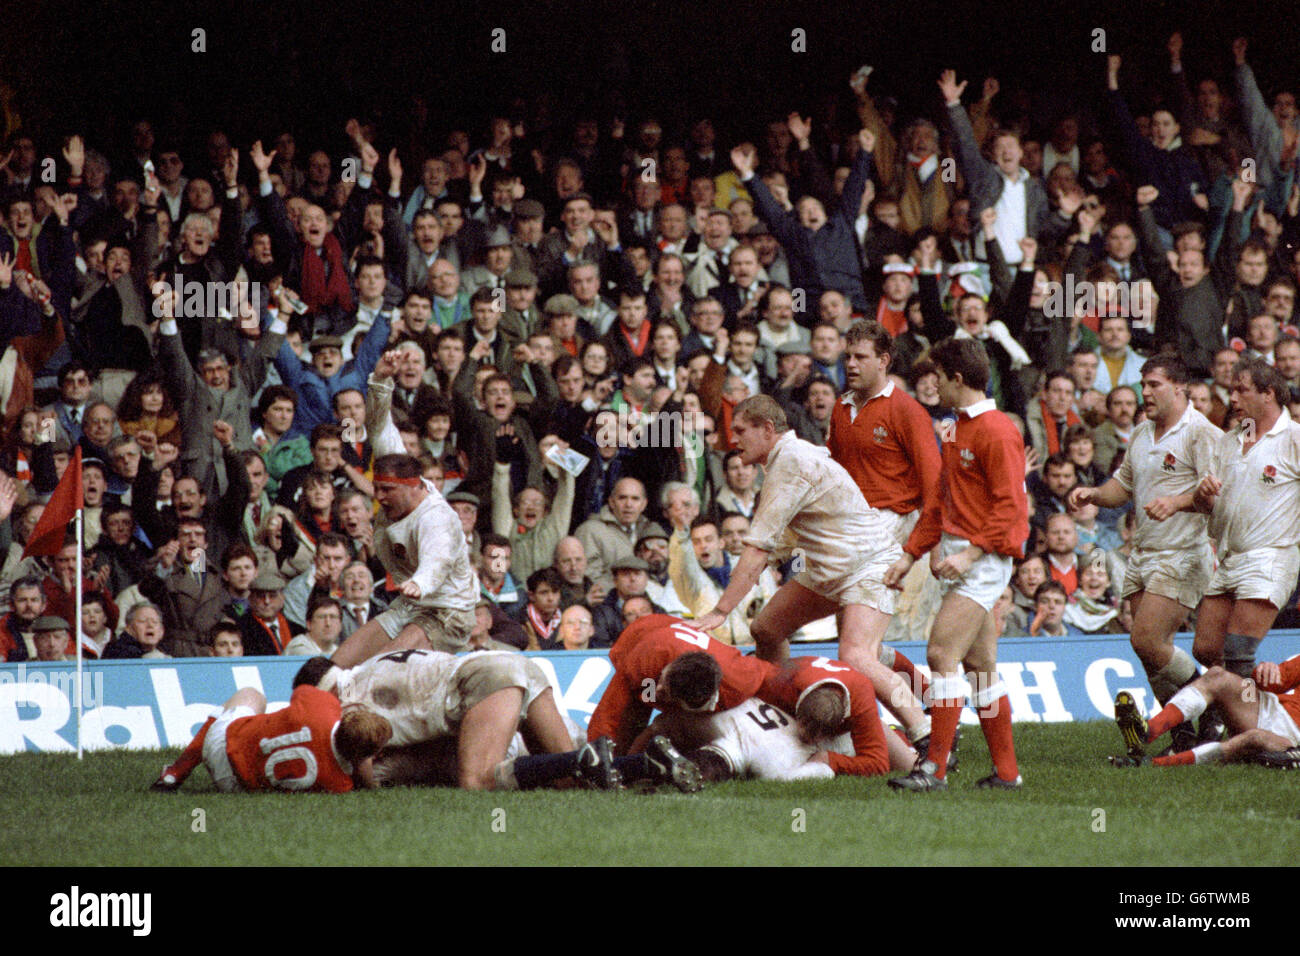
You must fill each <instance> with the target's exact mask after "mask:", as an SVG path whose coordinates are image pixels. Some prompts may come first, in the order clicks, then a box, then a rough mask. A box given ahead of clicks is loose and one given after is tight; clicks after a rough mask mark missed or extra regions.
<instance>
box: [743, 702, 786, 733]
mask: <svg viewBox="0 0 1300 956" xmlns="http://www.w3.org/2000/svg"><path fill="white" fill-rule="evenodd" d="M745 716H746V717H748V718H749V719H750V720H752V721H753V722H754V723H756V724H758V726H759V727H761V728H762V729H763V730H776V729H777V728H778V727H788V726H789V725H790V721H789V720H787V719H786V716H785V714H783V713H781V711H779V710H777V709H776V708H775V707H773V706H772V705H771V704H759V705H758V706H757V707H755V708H752V709H750V710H747V711H745Z"/></svg>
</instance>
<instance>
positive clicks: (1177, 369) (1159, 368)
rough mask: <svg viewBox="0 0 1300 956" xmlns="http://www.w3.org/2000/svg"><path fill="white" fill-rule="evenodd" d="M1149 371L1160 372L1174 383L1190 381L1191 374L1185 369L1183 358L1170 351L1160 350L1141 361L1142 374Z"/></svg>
mask: <svg viewBox="0 0 1300 956" xmlns="http://www.w3.org/2000/svg"><path fill="white" fill-rule="evenodd" d="M1151 372H1160V373H1161V374H1162V375H1164V377H1165V378H1167V379H1169V381H1171V382H1173V383H1174V384H1175V385H1190V384H1191V381H1192V374H1191V372H1189V371H1187V366H1186V365H1185V364H1184V363H1183V360H1182V359H1181V358H1179V357H1178V356H1177V355H1175V354H1174V353H1172V352H1161V353H1159V354H1158V355H1153V356H1152V357H1151V358H1149V359H1147V360H1146V361H1145V362H1143V363H1142V374H1143V375H1144V376H1145V375H1147V374H1149V373H1151Z"/></svg>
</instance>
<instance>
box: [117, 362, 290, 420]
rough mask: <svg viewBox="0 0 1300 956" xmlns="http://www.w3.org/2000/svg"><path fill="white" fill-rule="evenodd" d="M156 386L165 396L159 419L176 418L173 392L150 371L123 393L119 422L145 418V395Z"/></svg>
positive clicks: (141, 374) (130, 384)
mask: <svg viewBox="0 0 1300 956" xmlns="http://www.w3.org/2000/svg"><path fill="white" fill-rule="evenodd" d="M154 385H157V386H158V387H159V388H160V389H162V396H163V403H162V408H161V409H160V410H159V411H158V417H159V418H172V417H175V416H176V405H175V403H174V402H172V396H171V392H169V391H168V390H167V386H166V384H165V383H164V382H163V380H162V376H161V375H160V374H159V373H158V372H155V371H154V370H152V369H149V370H147V371H144V372H141V373H140V374H139V375H137V376H136V377H135V378H133V379H131V381H130V382H129V383H128V384H127V386H126V389H125V390H124V391H123V392H122V397H121V399H119V400H118V403H117V418H118V421H122V422H134V421H139V420H140V419H141V418H144V415H145V411H144V402H143V399H144V393H145V392H146V391H148V390H149V389H150V388H151V387H152V386H154ZM282 387H283V386H282Z"/></svg>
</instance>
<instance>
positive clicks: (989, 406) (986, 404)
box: [957, 398, 998, 418]
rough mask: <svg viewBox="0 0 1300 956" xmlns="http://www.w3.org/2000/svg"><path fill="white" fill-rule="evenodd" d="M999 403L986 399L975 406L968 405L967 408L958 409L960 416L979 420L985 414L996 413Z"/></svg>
mask: <svg viewBox="0 0 1300 956" xmlns="http://www.w3.org/2000/svg"><path fill="white" fill-rule="evenodd" d="M997 407H998V403H997V402H995V401H993V399H991V398H984V399H981V400H980V401H978V402H975V403H974V404H973V405H967V406H966V407H965V408H959V409H957V412H958V414H960V415H965V416H966V417H967V418H978V417H979V416H981V415H983V414H984V413H985V412H991V411H995V410H996V409H997Z"/></svg>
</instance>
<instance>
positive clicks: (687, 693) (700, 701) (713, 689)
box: [665, 651, 722, 707]
mask: <svg viewBox="0 0 1300 956" xmlns="http://www.w3.org/2000/svg"><path fill="white" fill-rule="evenodd" d="M665 683H666V684H667V688H668V693H669V694H671V695H672V697H673V699H674V700H677V701H680V702H681V703H682V704H684V705H686V706H687V707H703V706H704V705H705V704H707V703H708V702H709V700H710V699H711V698H712V697H713V695H714V694H716V693H717V692H718V688H719V687H720V686H721V684H722V666H721V665H720V664H719V663H718V661H717V658H715V657H714V656H713V655H712V654H709V653H707V652H705V651H689V652H687V653H685V654H683V655H682V656H681V657H678V658H677V659H676V660H674V661H673V662H672V666H671V667H670V668H669V669H668V677H667V679H666V682H665Z"/></svg>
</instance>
